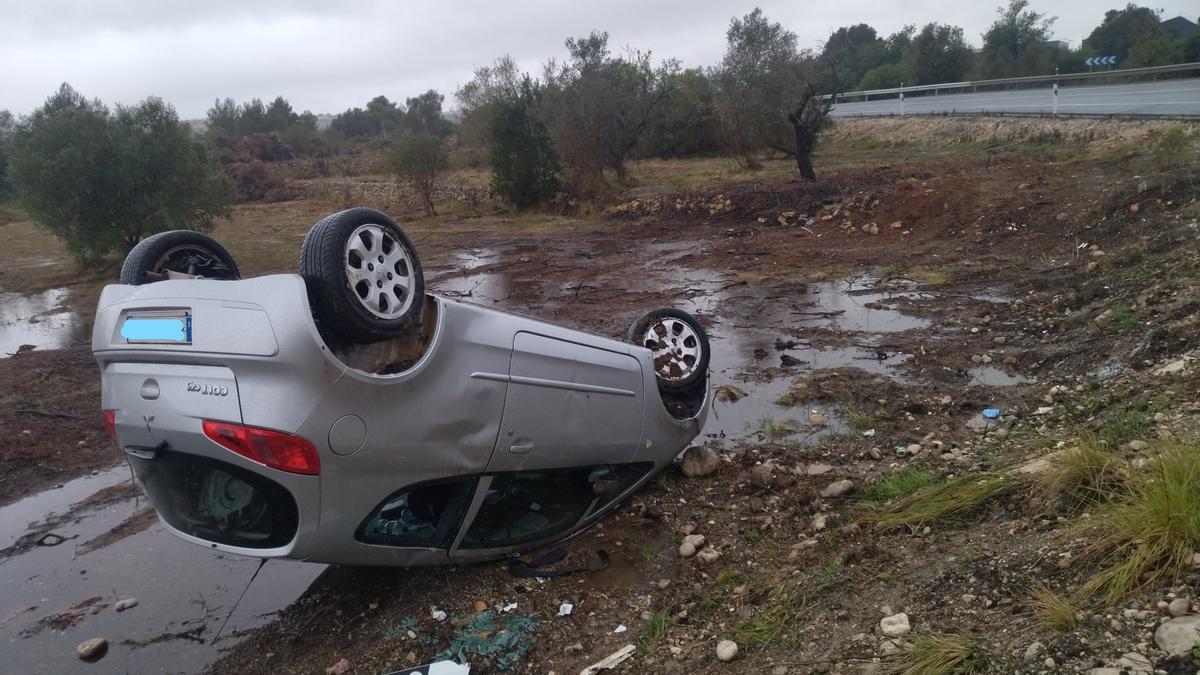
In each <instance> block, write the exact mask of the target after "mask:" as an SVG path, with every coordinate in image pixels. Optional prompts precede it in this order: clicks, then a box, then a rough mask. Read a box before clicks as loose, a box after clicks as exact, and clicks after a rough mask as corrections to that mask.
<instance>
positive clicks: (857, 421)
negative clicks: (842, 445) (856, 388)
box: [846, 407, 875, 434]
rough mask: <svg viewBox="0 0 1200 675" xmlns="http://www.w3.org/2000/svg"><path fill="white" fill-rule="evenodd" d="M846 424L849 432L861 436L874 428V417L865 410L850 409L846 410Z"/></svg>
mask: <svg viewBox="0 0 1200 675" xmlns="http://www.w3.org/2000/svg"><path fill="white" fill-rule="evenodd" d="M846 423H847V424H848V425H849V427H850V431H853V432H855V433H858V434H861V433H862V432H864V431H867V430H869V429H874V428H875V416H874V415H872V414H871V413H869V412H867V411H865V410H862V409H859V408H854V407H851V408H848V409H847V410H846Z"/></svg>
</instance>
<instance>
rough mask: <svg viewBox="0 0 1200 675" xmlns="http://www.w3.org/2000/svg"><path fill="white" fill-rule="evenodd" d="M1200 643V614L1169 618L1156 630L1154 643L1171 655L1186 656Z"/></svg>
mask: <svg viewBox="0 0 1200 675" xmlns="http://www.w3.org/2000/svg"><path fill="white" fill-rule="evenodd" d="M1197 643H1200V615H1196V614H1193V615H1191V616H1180V617H1176V618H1174V619H1168V620H1166V621H1164V622H1163V623H1162V625H1161V626H1159V627H1158V630H1156V631H1154V644H1156V645H1158V648H1159V649H1161V650H1163V651H1164V652H1167V653H1168V654H1170V655H1171V656H1184V655H1187V654H1189V653H1191V651H1192V647H1194V646H1196V644H1197Z"/></svg>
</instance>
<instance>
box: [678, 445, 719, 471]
mask: <svg viewBox="0 0 1200 675" xmlns="http://www.w3.org/2000/svg"><path fill="white" fill-rule="evenodd" d="M679 468H680V469H682V470H683V475H685V476H687V477H688V478H700V477H703V476H711V475H712V474H714V473H716V472H717V470H718V469H720V468H721V457H720V456H719V455H718V454H717V452H716V451H715V450H713V449H712V448H710V447H708V446H706V445H693V446H692V447H690V448H688V449H687V450H684V451H683V462H682V463H681V464H680V466H679Z"/></svg>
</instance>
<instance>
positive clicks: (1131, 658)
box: [1117, 652, 1154, 673]
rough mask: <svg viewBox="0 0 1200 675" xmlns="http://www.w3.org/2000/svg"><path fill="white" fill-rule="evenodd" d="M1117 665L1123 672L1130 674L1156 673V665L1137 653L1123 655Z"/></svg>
mask: <svg viewBox="0 0 1200 675" xmlns="http://www.w3.org/2000/svg"><path fill="white" fill-rule="evenodd" d="M1117 665H1118V666H1121V670H1123V671H1126V672H1130V673H1153V672H1154V664H1152V663H1150V659H1147V658H1146V657H1144V656H1142V655H1141V654H1138V653H1137V652H1129V653H1127V654H1123V655H1122V656H1121V658H1120V659H1118V660H1117Z"/></svg>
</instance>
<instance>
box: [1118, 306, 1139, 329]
mask: <svg viewBox="0 0 1200 675" xmlns="http://www.w3.org/2000/svg"><path fill="white" fill-rule="evenodd" d="M1112 325H1113V328H1115V329H1116V331H1117V332H1118V333H1131V332H1133V331H1135V330H1137V329H1138V326H1140V325H1141V322H1139V321H1138V318H1137V315H1136V314H1134V313H1133V310H1131V309H1130V308H1129V306H1128V305H1120V304H1118V305H1113V307H1112Z"/></svg>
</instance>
